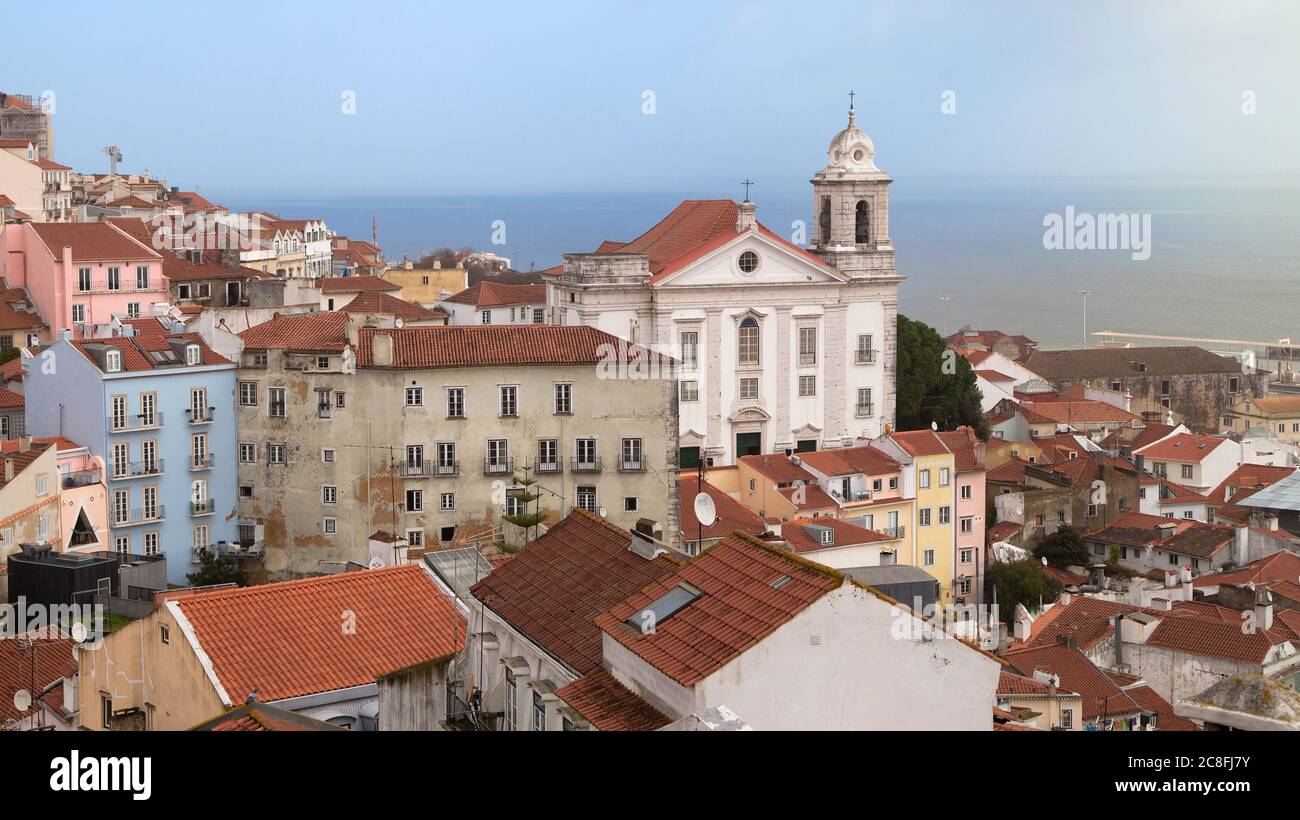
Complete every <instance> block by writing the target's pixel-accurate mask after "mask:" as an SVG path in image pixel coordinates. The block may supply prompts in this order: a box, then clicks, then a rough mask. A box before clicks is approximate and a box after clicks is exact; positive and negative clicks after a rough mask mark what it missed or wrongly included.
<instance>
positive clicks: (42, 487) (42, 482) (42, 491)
mask: <svg viewBox="0 0 1300 820" xmlns="http://www.w3.org/2000/svg"><path fill="white" fill-rule="evenodd" d="M49 493H50V477H49V476H47V475H38V476H36V494H37V495H49Z"/></svg>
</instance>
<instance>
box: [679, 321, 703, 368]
mask: <svg viewBox="0 0 1300 820" xmlns="http://www.w3.org/2000/svg"><path fill="white" fill-rule="evenodd" d="M681 340H682V367H683V368H685V369H686V370H694V369H695V368H697V367H699V365H700V334H699V333H697V332H696V331H694V330H686V331H682V335H681Z"/></svg>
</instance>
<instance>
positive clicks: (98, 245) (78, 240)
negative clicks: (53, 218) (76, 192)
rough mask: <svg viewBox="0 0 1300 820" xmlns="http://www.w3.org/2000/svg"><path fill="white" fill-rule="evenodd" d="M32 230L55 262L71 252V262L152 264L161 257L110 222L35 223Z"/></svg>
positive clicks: (32, 224)
mask: <svg viewBox="0 0 1300 820" xmlns="http://www.w3.org/2000/svg"><path fill="white" fill-rule="evenodd" d="M31 226H32V229H33V230H34V231H36V235H37V236H38V237H39V238H40V240H41V241H42V242H44V243H45V247H47V248H49V251H50V254H51V255H53V256H54V258H55V259H56V260H57V259H62V258H63V249H64V248H65V247H70V248H72V261H74V262H95V261H114V262H115V261H140V262H146V261H148V262H152V261H156V260H157V259H159V258H160V257H159V255H158V254H157V253H156V252H155V251H154V250H153V249H151V248H149V247H147V246H145V245H142V244H141V243H139V242H137V241H136V240H135V239H134V238H132V237H130V236H128V235H127V234H126V233H124V232H123V231H120V230H118V229H117V228H114V227H113V226H112V225H110V224H108V223H107V222H33V223H31Z"/></svg>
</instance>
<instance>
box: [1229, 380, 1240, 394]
mask: <svg viewBox="0 0 1300 820" xmlns="http://www.w3.org/2000/svg"><path fill="white" fill-rule="evenodd" d="M1239 390H1241V379H1239V378H1238V377H1236V376H1233V377H1232V378H1230V379H1228V391H1229V392H1231V393H1236V392H1238V391H1239Z"/></svg>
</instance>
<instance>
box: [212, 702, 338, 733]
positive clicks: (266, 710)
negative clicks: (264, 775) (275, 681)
mask: <svg viewBox="0 0 1300 820" xmlns="http://www.w3.org/2000/svg"><path fill="white" fill-rule="evenodd" d="M191 731H196V732H335V731H337V732H346V731H347V729H344V728H343V727H342V726H335V725H333V724H331V723H326V722H324V721H321V720H316V719H315V718H311V717H307V716H306V715H300V714H298V713H296V712H290V711H289V710H287V709H281V708H279V707H276V706H271V705H270V704H267V703H251V704H246V705H243V706H237V707H235V708H233V709H230V710H228V711H226V712H225V713H224V714H221V715H218V716H217V717H215V718H212V719H211V720H206V721H204V722H203V723H200V724H199V725H198V726H195V727H194V728H193V729H192V730H191Z"/></svg>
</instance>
